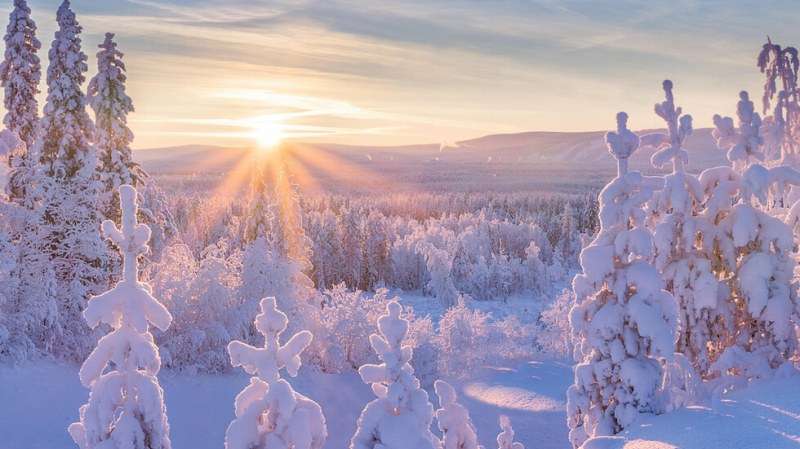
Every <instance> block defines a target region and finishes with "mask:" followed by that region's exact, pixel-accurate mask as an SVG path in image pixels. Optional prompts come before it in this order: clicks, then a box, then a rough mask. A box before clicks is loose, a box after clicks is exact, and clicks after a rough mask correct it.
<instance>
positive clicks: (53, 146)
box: [36, 0, 111, 358]
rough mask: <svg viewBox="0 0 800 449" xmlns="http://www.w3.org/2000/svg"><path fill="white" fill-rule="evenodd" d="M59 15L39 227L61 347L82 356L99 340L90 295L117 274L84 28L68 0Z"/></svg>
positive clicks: (43, 146)
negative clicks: (103, 207)
mask: <svg viewBox="0 0 800 449" xmlns="http://www.w3.org/2000/svg"><path fill="white" fill-rule="evenodd" d="M56 19H57V22H58V26H59V28H58V30H57V31H56V34H55V39H54V40H53V45H52V48H51V49H50V53H49V58H50V66H49V67H48V70H47V84H48V88H47V92H48V95H47V103H46V104H45V107H44V115H43V117H42V120H41V126H42V137H41V139H40V140H39V141H38V142H37V143H36V146H37V147H38V148H40V149H41V151H40V152H41V154H42V157H43V162H44V167H43V168H44V173H45V174H46V175H47V179H48V181H49V182H48V185H47V188H46V192H45V195H44V204H43V216H42V219H41V223H40V228H41V229H42V232H43V239H42V247H43V248H44V250H45V252H46V253H47V254H48V255H49V256H50V259H51V261H52V266H53V270H54V272H55V275H56V279H57V282H58V288H57V294H58V298H57V303H58V307H59V313H60V319H61V321H62V328H63V330H64V335H63V336H62V337H61V338H59V340H58V341H57V344H58V346H59V347H57V348H55V352H56V355H59V356H68V357H77V358H83V357H85V356H86V354H87V351H88V350H89V349H90V348H91V346H92V345H93V344H94V342H93V338H91V337H90V336H88V335H87V332H86V329H85V328H84V327H83V326H80V325H79V323H80V313H81V311H82V310H83V308H84V306H85V302H86V300H87V299H88V297H89V296H90V295H91V294H94V293H97V292H99V291H102V290H103V289H104V288H105V286H106V284H107V283H108V278H109V277H110V276H111V273H108V272H106V270H105V267H106V266H107V261H108V259H109V251H108V248H107V247H106V245H105V243H104V242H103V240H102V238H101V236H100V233H99V232H98V229H97V222H99V221H100V214H99V211H98V208H97V197H98V192H99V189H100V185H99V182H98V173H97V166H98V160H97V153H96V151H95V149H94V147H93V146H92V145H91V143H90V136H91V134H92V132H93V125H92V122H91V120H90V119H89V115H88V114H87V113H86V100H85V97H84V95H83V92H82V91H81V84H82V83H83V81H84V80H85V77H84V72H85V71H86V70H87V66H86V62H85V61H86V56H85V55H84V54H83V52H82V51H81V49H80V44H81V40H80V38H79V37H78V35H79V33H80V31H81V27H80V25H78V22H77V20H76V19H75V14H74V13H73V12H72V10H71V9H70V4H69V1H68V0H65V1H64V2H63V3H62V4H61V6H60V7H59V9H58V14H57V16H56ZM79 326H80V327H79Z"/></svg>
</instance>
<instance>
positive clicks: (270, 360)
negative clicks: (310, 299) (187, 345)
mask: <svg viewBox="0 0 800 449" xmlns="http://www.w3.org/2000/svg"><path fill="white" fill-rule="evenodd" d="M288 323H289V319H288V318H287V317H286V314H284V313H283V312H281V311H280V310H278V309H277V308H276V302H275V298H273V297H269V298H264V299H262V300H261V313H260V314H258V316H256V320H255V324H256V329H258V331H259V332H261V333H262V334H263V335H264V339H265V342H264V347H263V348H255V347H253V346H250V345H248V344H245V343H242V342H240V341H233V342H231V343H230V344H229V345H228V353H229V354H230V357H231V364H233V366H241V367H242V368H244V370H245V371H246V372H247V373H248V374H252V375H253V376H254V377H253V378H251V379H250V385H248V386H247V387H245V389H244V390H242V392H241V393H239V395H238V396H237V397H236V402H235V413H236V418H235V419H234V420H233V421H232V422H231V424H230V426H228V430H227V432H226V433H225V448H226V449H267V448H268V449H320V448H322V446H323V445H324V444H325V439H326V438H327V429H326V427H325V418H324V416H323V415H322V409H321V408H320V406H319V404H317V403H316V402H314V401H312V400H310V399H308V398H306V397H305V396H303V395H301V394H299V393H297V392H296V391H294V389H293V388H292V386H291V385H290V384H289V382H287V381H286V380H284V379H281V375H280V370H282V369H284V368H285V369H286V371H287V372H288V373H289V375H290V376H292V377H294V376H296V375H297V372H298V370H299V368H300V353H301V352H303V350H304V349H305V348H306V347H307V346H308V345H309V344H310V343H311V339H312V335H311V332H309V331H306V330H304V331H301V332H298V333H297V334H295V335H293V336H292V338H290V339H289V341H288V342H286V344H284V345H283V346H281V344H280V335H281V334H282V333H283V331H285V330H286V326H287V324H288Z"/></svg>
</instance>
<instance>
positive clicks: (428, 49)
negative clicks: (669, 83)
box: [0, 0, 800, 148]
mask: <svg viewBox="0 0 800 449" xmlns="http://www.w3.org/2000/svg"><path fill="white" fill-rule="evenodd" d="M3 3H4V5H3V7H2V8H0V14H2V16H0V17H6V16H7V13H8V12H9V11H10V9H11V6H10V4H11V2H10V1H7V2H3ZM28 3H29V5H30V7H31V9H32V10H33V13H32V15H33V18H34V20H36V22H37V25H38V27H39V34H38V37H39V39H40V40H41V41H42V47H43V50H44V51H42V52H41V53H40V57H41V58H42V59H43V65H46V59H47V58H46V53H47V52H46V50H47V49H48V48H49V47H50V44H51V42H52V39H53V32H54V30H55V11H56V9H57V7H58V4H60V0H29V1H28ZM72 6H73V9H74V10H75V12H76V13H77V15H78V20H79V22H80V23H81V25H82V26H83V28H84V33H83V34H82V38H83V44H84V51H85V52H86V54H87V55H89V65H90V67H91V68H93V67H94V66H95V65H96V57H95V54H96V53H97V47H96V46H97V45H98V44H99V43H100V42H102V38H103V34H104V33H105V32H107V31H111V32H114V33H115V34H116V40H117V42H118V44H119V49H120V50H121V51H122V52H124V53H125V58H124V60H125V63H126V65H127V68H128V84H127V86H128V93H129V95H130V96H131V97H132V98H133V101H134V105H135V107H136V112H135V113H134V114H133V115H132V116H131V117H130V120H129V123H130V126H131V128H132V129H133V131H134V134H135V135H136V140H135V141H134V148H153V147H166V146H175V145H184V144H210V145H226V146H242V145H250V144H251V143H252V142H253V138H254V135H255V134H257V131H256V130H258V129H266V130H275V129H279V130H281V132H282V133H283V135H284V136H286V137H288V138H291V139H293V140H298V141H303V142H335V143H345V144H360V145H404V144H410V143H436V142H444V143H449V142H455V141H458V140H464V139H468V138H474V137H479V136H483V135H487V134H495V133H514V132H525V131H596V130H605V129H613V128H614V126H615V118H614V117H615V114H616V113H617V112H618V111H621V110H624V111H626V112H628V114H629V115H630V120H629V125H630V127H631V128H633V129H646V128H655V127H660V126H661V123H660V121H659V120H660V119H659V118H658V117H657V116H656V115H655V114H654V113H653V104H654V103H656V102H657V101H662V100H663V91H662V90H661V81H662V80H663V79H665V78H670V79H672V80H673V82H674V83H675V98H676V103H677V104H678V105H681V106H683V109H684V112H686V113H690V114H692V115H693V117H694V120H695V126H696V127H708V126H711V117H712V115H713V114H715V113H719V114H721V115H732V114H734V112H735V105H736V101H737V100H738V92H739V91H740V90H742V89H746V90H749V91H750V92H751V97H752V98H753V99H755V100H756V101H758V100H757V99H759V98H760V96H761V91H762V86H763V75H762V74H761V73H760V72H759V70H758V68H757V67H756V65H755V61H756V56H757V54H758V52H759V50H760V49H761V45H762V44H763V43H764V42H765V41H766V37H767V35H769V36H770V37H771V38H772V40H773V42H775V43H779V44H782V45H800V28H799V27H797V26H795V25H796V24H795V23H794V20H793V19H791V18H792V17H794V16H796V14H794V12H796V8H797V4H796V0H787V1H780V2H779V1H774V2H771V1H760V2H756V1H737V0H727V1H686V0H670V1H656V0H653V1H646V0H644V1H630V0H616V1H613V2H610V1H588V0H587V1H555V0H552V1H551V0H526V1H522V0H409V1H392V2H385V1H379V0H359V1H356V0H321V1H308V0H230V1H225V0H167V1H155V0H103V1H98V0H73V1H72ZM789 12H792V14H788V13H789ZM0 20H1V19H0ZM91 68H90V73H89V74H88V75H89V76H92V75H93V74H94V71H95V70H92V69H91ZM43 78H44V77H43ZM42 90H46V87H45V86H42ZM43 101H44V93H43V94H42V99H41V102H42V103H43Z"/></svg>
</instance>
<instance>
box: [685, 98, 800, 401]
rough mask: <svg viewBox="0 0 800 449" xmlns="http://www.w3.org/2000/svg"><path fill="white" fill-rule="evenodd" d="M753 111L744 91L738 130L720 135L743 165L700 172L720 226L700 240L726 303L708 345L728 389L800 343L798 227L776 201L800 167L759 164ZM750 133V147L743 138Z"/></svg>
mask: <svg viewBox="0 0 800 449" xmlns="http://www.w3.org/2000/svg"><path fill="white" fill-rule="evenodd" d="M751 110H752V105H751V104H749V99H748V96H747V95H744V94H742V95H740V101H739V104H738V107H737V112H738V113H739V119H740V123H741V124H743V125H741V124H740V130H739V133H738V134H732V133H731V132H730V131H731V127H730V126H727V125H726V126H723V127H722V129H720V128H719V127H718V130H717V131H718V132H717V133H716V134H717V137H718V139H719V140H718V143H719V145H720V146H721V147H723V148H724V147H725V146H729V147H730V148H731V150H730V151H729V152H728V155H729V158H730V159H731V162H733V163H738V164H739V165H738V166H739V169H737V170H734V169H733V168H731V167H727V166H723V167H716V168H711V169H708V170H705V171H704V172H703V173H702V174H701V175H700V177H699V181H700V185H701V188H702V189H703V192H704V204H705V206H706V207H705V210H704V211H703V216H704V218H705V220H706V221H707V222H709V223H710V225H711V230H713V232H706V233H705V234H702V235H701V236H700V237H701V243H702V248H703V250H704V251H705V252H706V253H707V256H706V257H707V258H708V259H709V260H711V261H713V263H712V269H713V271H714V273H715V275H716V277H717V279H719V280H720V282H721V289H720V293H721V295H720V296H721V298H722V303H721V304H720V306H718V308H722V307H724V309H723V310H722V313H720V314H719V318H718V319H717V320H716V322H715V323H716V324H715V326H716V329H715V331H714V332H712V335H713V336H716V340H712V341H711V342H710V345H709V347H710V348H711V350H712V351H714V353H713V354H712V356H713V357H712V360H714V363H713V364H712V365H711V367H710V370H709V371H710V375H711V376H714V377H722V379H721V380H718V381H716V382H719V383H720V385H721V386H722V387H729V386H731V385H740V384H742V383H743V382H744V381H746V380H748V379H754V378H765V377H771V376H772V375H774V374H775V372H776V371H775V369H778V368H781V367H784V368H785V369H788V368H789V367H790V364H789V363H787V361H788V360H789V358H790V357H791V356H792V354H793V353H794V351H795V350H796V348H797V343H798V342H797V336H796V334H795V331H794V328H795V326H794V324H793V321H794V322H797V297H796V296H797V295H796V288H795V286H793V285H792V277H793V271H794V268H795V266H796V262H795V260H794V258H793V257H792V254H791V253H792V247H793V241H792V232H791V229H790V228H789V227H788V226H787V225H786V224H785V223H784V222H783V221H782V220H781V219H780V218H775V217H774V216H773V215H779V216H780V215H781V214H776V212H778V211H779V210H778V208H775V209H773V208H770V207H769V206H770V204H772V205H774V204H775V201H776V200H777V199H779V198H783V197H784V195H785V194H786V191H787V190H788V188H789V187H790V186H798V185H800V173H799V172H797V171H796V170H794V169H793V168H791V167H789V166H786V165H777V166H774V167H772V168H766V167H764V166H763V165H761V164H758V163H755V162H756V161H758V160H760V157H759V156H760V154H761V151H760V150H759V148H758V147H757V146H756V144H757V143H758V139H755V137H756V136H757V134H755V133H754V132H752V131H750V130H749V129H748V126H747V124H748V118H750V117H749V114H751V112H750V111H751ZM728 121H729V119H727V118H726V119H723V122H728ZM750 123H751V124H752V123H753V121H752V120H751V121H750ZM747 136H749V140H748V141H747V142H748V143H749V145H751V146H752V149H749V150H748V148H747V147H746V146H745V144H744V143H743V142H744V141H745V138H747ZM765 146H767V145H766V144H765ZM741 147H745V148H744V150H742V149H741ZM737 148H738V149H737ZM783 160H784V161H787V160H788V159H785V158H784V159H783ZM788 215H789V219H788V220H787V221H789V222H791V213H789V214H788Z"/></svg>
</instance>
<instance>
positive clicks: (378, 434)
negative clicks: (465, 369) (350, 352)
mask: <svg viewBox="0 0 800 449" xmlns="http://www.w3.org/2000/svg"><path fill="white" fill-rule="evenodd" d="M386 310H387V314H386V315H384V316H382V317H380V318H379V319H378V330H379V332H380V335H379V334H372V335H370V337H369V341H370V343H371V344H372V348H373V349H374V350H375V352H377V353H378V357H380V359H381V361H382V362H383V363H381V364H380V365H371V364H367V365H363V366H362V367H361V368H359V369H358V373H359V374H360V375H361V379H362V380H363V381H364V382H366V383H369V384H372V392H373V393H375V396H377V397H378V398H377V399H375V400H373V401H372V402H370V403H369V404H367V405H366V407H365V408H364V410H363V411H362V412H361V416H360V417H359V418H358V424H357V428H356V433H355V435H353V439H352V440H351V441H350V449H434V448H438V447H440V445H441V442H440V441H438V439H437V438H436V437H435V436H434V435H433V433H431V421H432V420H433V405H431V403H430V402H429V401H428V393H426V392H425V390H423V389H422V388H420V384H419V380H417V378H416V377H415V376H414V368H412V367H411V364H410V363H409V362H411V356H412V352H413V351H412V349H411V347H410V346H407V345H403V339H404V338H405V336H406V333H407V332H408V320H406V319H404V318H401V317H400V313H401V312H402V307H401V306H400V304H399V303H398V302H397V301H391V302H389V304H387V306H386Z"/></svg>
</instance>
